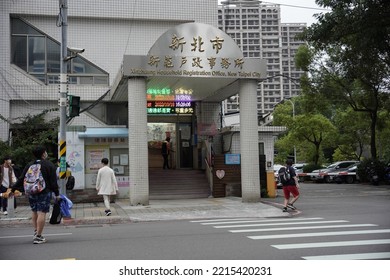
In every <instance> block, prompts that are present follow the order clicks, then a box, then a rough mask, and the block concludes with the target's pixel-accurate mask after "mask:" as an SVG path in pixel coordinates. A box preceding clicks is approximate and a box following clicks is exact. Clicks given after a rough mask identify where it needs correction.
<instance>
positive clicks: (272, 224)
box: [214, 219, 348, 228]
mask: <svg viewBox="0 0 390 280" xmlns="http://www.w3.org/2000/svg"><path fill="white" fill-rule="evenodd" d="M294 221H295V219H294ZM347 222H348V221H345V220H334V221H314V222H303V221H302V222H282V223H270V224H245V225H228V226H214V227H215V228H238V227H265V226H284V225H307V224H324V223H327V224H328V223H347Z"/></svg>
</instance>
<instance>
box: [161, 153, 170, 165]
mask: <svg viewBox="0 0 390 280" xmlns="http://www.w3.org/2000/svg"><path fill="white" fill-rule="evenodd" d="M162 156H163V158H164V164H163V169H165V168H168V169H170V167H169V164H168V154H162Z"/></svg>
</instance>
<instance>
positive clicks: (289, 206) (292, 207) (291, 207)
mask: <svg viewBox="0 0 390 280" xmlns="http://www.w3.org/2000/svg"><path fill="white" fill-rule="evenodd" d="M287 207H288V208H290V209H291V210H296V209H297V208H296V207H295V206H294V205H292V204H291V203H288V204H287Z"/></svg>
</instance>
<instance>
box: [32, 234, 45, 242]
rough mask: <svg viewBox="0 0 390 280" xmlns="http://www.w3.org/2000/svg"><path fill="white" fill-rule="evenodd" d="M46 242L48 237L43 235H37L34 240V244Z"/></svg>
mask: <svg viewBox="0 0 390 280" xmlns="http://www.w3.org/2000/svg"><path fill="white" fill-rule="evenodd" d="M45 242H46V239H45V237H43V236H42V235H37V236H35V237H34V240H33V243H34V244H42V243H45Z"/></svg>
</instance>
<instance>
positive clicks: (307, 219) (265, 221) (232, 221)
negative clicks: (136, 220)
mask: <svg viewBox="0 0 390 280" xmlns="http://www.w3.org/2000/svg"><path fill="white" fill-rule="evenodd" d="M322 219H323V218H296V219H294V221H305V220H306V221H311V220H322ZM288 220H290V219H288ZM280 221H283V220H282V219H261V220H259V219H251V220H243V219H237V220H233V219H232V220H220V221H213V220H211V221H207V220H203V221H202V222H201V223H202V225H204V226H208V225H222V224H241V223H268V222H280ZM193 222H196V221H193Z"/></svg>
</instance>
